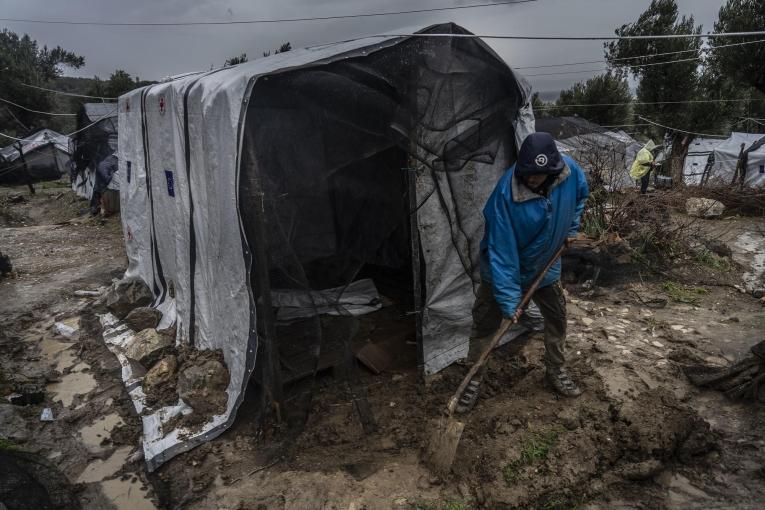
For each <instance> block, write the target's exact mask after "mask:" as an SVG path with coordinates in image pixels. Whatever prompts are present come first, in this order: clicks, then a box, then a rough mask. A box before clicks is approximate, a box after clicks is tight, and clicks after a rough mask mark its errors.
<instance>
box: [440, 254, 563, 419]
mask: <svg viewBox="0 0 765 510" xmlns="http://www.w3.org/2000/svg"><path fill="white" fill-rule="evenodd" d="M565 249H566V244H565V243H564V244H563V245H561V247H560V248H558V251H556V252H555V255H553V256H552V258H551V259H550V260H549V261H548V262H547V264H546V265H545V267H544V268H543V269H542V271H541V272H540V273H539V275H537V277H536V278H535V279H534V282H533V283H532V284H531V286H530V287H529V288H528V290H527V291H526V292H525V293H524V294H523V298H521V302H520V303H518V307H517V308H516V309H515V313H514V314H513V317H512V319H502V322H501V323H500V325H499V329H497V332H496V333H494V336H493V337H492V339H491V342H489V345H487V346H486V348H485V349H484V350H483V352H482V353H481V355H480V356H479V357H478V360H476V362H475V363H474V364H473V366H472V367H470V370H468V373H467V375H466V376H465V378H464V379H462V382H461V383H460V385H459V386H458V387H457V391H455V392H454V395H453V396H452V398H450V399H449V404H448V405H447V407H446V411H447V413H448V415H449V416H451V415H452V414H454V410H455V409H456V408H457V402H458V401H459V398H460V396H461V395H462V392H463V391H465V388H466V387H467V385H468V383H469V382H470V380H471V379H473V377H474V376H475V374H477V373H478V371H479V370H480V369H481V367H483V366H484V365H485V364H486V360H488V359H489V356H490V355H491V352H492V351H493V350H494V348H495V347H497V345H498V344H499V341H500V340H501V339H502V337H503V336H504V335H505V333H507V330H508V329H510V326H512V325H513V324H515V323H516V322H518V319H519V318H520V316H521V314H522V313H523V309H524V308H526V305H528V304H529V301H531V296H533V295H534V292H536V290H537V288H538V287H539V284H540V283H542V279H543V278H544V277H545V275H546V274H547V272H548V271H549V270H550V268H551V267H552V266H553V264H555V261H557V260H558V258H559V257H560V256H561V254H562V253H563V250H565Z"/></svg>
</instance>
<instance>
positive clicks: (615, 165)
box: [556, 131, 643, 190]
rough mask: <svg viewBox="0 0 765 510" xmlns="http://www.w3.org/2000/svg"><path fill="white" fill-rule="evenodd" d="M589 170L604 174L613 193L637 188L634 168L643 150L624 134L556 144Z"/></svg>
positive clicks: (605, 133) (593, 135) (576, 138)
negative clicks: (632, 170)
mask: <svg viewBox="0 0 765 510" xmlns="http://www.w3.org/2000/svg"><path fill="white" fill-rule="evenodd" d="M556 143H557V144H558V146H559V147H562V148H563V149H564V152H565V153H566V154H567V155H569V156H571V157H572V158H574V159H575V160H576V161H577V162H578V163H579V164H580V166H581V167H582V169H584V170H585V172H593V171H596V170H599V171H600V172H604V173H605V175H603V177H604V178H605V180H606V182H607V185H608V186H609V188H610V189H614V190H616V189H623V188H629V187H633V186H635V182H634V181H633V180H632V178H631V177H630V167H631V166H632V163H633V162H634V161H635V156H637V153H638V151H639V150H640V149H641V148H642V147H643V146H642V145H641V144H640V143H639V142H637V141H636V140H635V139H634V138H632V137H631V136H630V135H628V134H627V133H625V132H624V131H602V132H594V133H586V134H581V135H576V136H572V137H570V138H565V139H563V140H559V141H557V142H556Z"/></svg>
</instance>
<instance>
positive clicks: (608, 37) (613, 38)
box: [331, 30, 765, 44]
mask: <svg viewBox="0 0 765 510" xmlns="http://www.w3.org/2000/svg"><path fill="white" fill-rule="evenodd" d="M752 36H761V37H762V36H765V30H759V31H751V32H712V33H708V34H655V35H622V36H619V35H606V36H590V35H583V36H565V35H551V36H546V35H479V34H423V33H418V34H396V33H390V34H376V35H368V36H364V37H355V38H351V39H345V40H343V41H337V42H336V43H331V44H337V43H345V42H353V41H359V40H362V39H369V38H390V37H426V38H444V37H450V38H453V39H510V40H520V41H621V40H624V41H635V40H661V39H712V38H715V37H752Z"/></svg>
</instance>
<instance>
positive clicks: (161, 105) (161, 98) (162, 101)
mask: <svg viewBox="0 0 765 510" xmlns="http://www.w3.org/2000/svg"><path fill="white" fill-rule="evenodd" d="M159 113H162V114H164V113H165V96H159Z"/></svg>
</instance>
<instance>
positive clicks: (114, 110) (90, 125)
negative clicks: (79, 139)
mask: <svg viewBox="0 0 765 510" xmlns="http://www.w3.org/2000/svg"><path fill="white" fill-rule="evenodd" d="M117 108H118V106H117V105H115V106H114V108H112V109H111V110H109V111H108V112H106V113H105V114H103V115H101V116H100V117H99V118H97V119H96V120H94V121H93V122H91V123H90V124H88V125H87V126H85V127H82V128H80V129H78V130H76V131H72V132H71V133H67V134H65V135H64V136H67V137H70V136H72V135H76V134H77V133H81V132H82V131H85V130H86V129H90V128H91V127H93V126H95V125H96V124H98V123H99V122H101V121H102V120H104V119H105V118H107V117H110V116H111V115H112V114H113V113H115V112H116V111H117ZM0 136H3V137H5V138H10V139H11V140H16V141H18V142H25V141H27V140H26V139H25V138H16V137H15V136H10V135H6V134H5V133H0Z"/></svg>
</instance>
